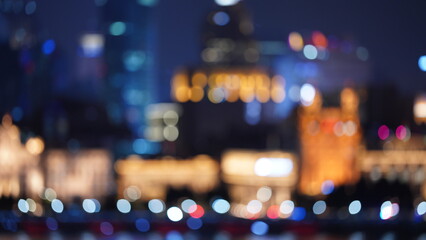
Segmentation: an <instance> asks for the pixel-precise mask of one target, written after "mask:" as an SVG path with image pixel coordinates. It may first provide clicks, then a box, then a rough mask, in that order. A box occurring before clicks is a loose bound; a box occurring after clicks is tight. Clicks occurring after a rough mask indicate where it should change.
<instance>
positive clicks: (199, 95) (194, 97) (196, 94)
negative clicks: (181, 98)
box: [189, 86, 204, 102]
mask: <svg viewBox="0 0 426 240" xmlns="http://www.w3.org/2000/svg"><path fill="white" fill-rule="evenodd" d="M189 93H190V94H189V95H190V97H189V98H190V99H191V101H193V102H199V101H201V99H203V97H204V90H203V89H202V88H201V87H198V86H195V87H193V88H192V89H190V92H189Z"/></svg>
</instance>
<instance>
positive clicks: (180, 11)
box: [154, 0, 426, 95]
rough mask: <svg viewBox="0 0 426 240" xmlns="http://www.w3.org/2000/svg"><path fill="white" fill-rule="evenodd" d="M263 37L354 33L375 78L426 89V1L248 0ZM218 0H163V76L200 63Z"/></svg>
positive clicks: (409, 90) (159, 20)
mask: <svg viewBox="0 0 426 240" xmlns="http://www.w3.org/2000/svg"><path fill="white" fill-rule="evenodd" d="M243 2H244V4H245V5H246V6H247V9H248V11H249V12H250V14H251V15H252V18H253V21H254V24H255V34H254V36H255V38H256V39H259V40H283V41H285V40H286V39H287V36H288V34H289V33H290V32H291V31H312V30H320V31H322V32H324V33H325V34H326V35H336V36H339V37H344V38H345V37H349V38H352V39H354V40H356V41H357V42H358V43H359V45H361V46H365V47H366V48H367V49H368V50H369V52H370V59H371V60H372V63H373V75H372V76H373V79H371V80H370V81H371V82H372V83H374V84H394V85H395V86H396V87H397V88H398V89H401V90H402V92H404V93H406V94H410V95H411V94H415V93H417V92H420V91H424V90H426V83H425V82H426V73H425V72H422V71H421V70H420V69H419V68H418V64H417V61H418V58H419V56H421V55H426V1H421V0H416V1H393V0H391V1H385V0H378V1H364V0H363V1H338V0H328V1H310V0H300V1H283V0H244V1H243ZM217 8H218V7H217V6H216V5H215V4H214V1H213V0H211V1H210V0H209V1H208V0H202V1H200V0H182V1H165V0H163V1H160V3H159V5H158V6H157V7H156V9H155V10H154V11H155V14H154V15H155V16H156V19H155V20H156V25H157V26H156V27H157V28H158V44H157V48H158V50H159V55H158V60H159V62H158V63H159V64H158V67H159V68H160V69H159V71H158V72H159V77H160V79H161V81H168V79H170V77H171V75H172V74H173V71H174V70H175V69H176V67H177V66H182V65H188V64H189V65H191V64H197V63H198V62H199V61H200V60H199V52H200V49H201V42H200V36H199V34H200V30H201V27H202V24H203V21H204V20H205V17H206V15H207V13H209V12H210V11H212V10H214V9H217Z"/></svg>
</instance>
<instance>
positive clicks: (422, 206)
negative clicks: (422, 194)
mask: <svg viewBox="0 0 426 240" xmlns="http://www.w3.org/2000/svg"><path fill="white" fill-rule="evenodd" d="M416 212H417V214H418V215H419V216H421V215H424V214H425V213H426V202H425V201H423V202H421V203H419V205H417V208H416Z"/></svg>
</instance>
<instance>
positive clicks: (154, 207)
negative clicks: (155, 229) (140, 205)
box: [148, 199, 166, 213]
mask: <svg viewBox="0 0 426 240" xmlns="http://www.w3.org/2000/svg"><path fill="white" fill-rule="evenodd" d="M148 208H149V210H150V211H151V212H153V213H161V212H163V211H164V210H165V208H166V205H165V204H164V202H163V201H162V200H160V199H152V200H150V201H149V202H148Z"/></svg>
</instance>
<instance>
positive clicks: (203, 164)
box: [115, 155, 219, 201]
mask: <svg viewBox="0 0 426 240" xmlns="http://www.w3.org/2000/svg"><path fill="white" fill-rule="evenodd" d="M115 170H116V172H117V174H118V180H117V194H118V195H119V196H120V197H123V196H124V197H126V194H127V193H128V192H129V189H137V191H140V192H141V197H142V200H143V201H148V200H150V199H154V198H156V199H161V200H163V201H164V200H165V199H166V197H167V190H168V188H175V189H182V188H187V189H189V190H191V191H193V192H194V193H208V192H210V191H212V190H213V189H214V188H215V187H216V186H217V184H218V183H219V164H218V163H217V162H216V161H215V160H213V159H212V158H210V157H208V156H206V155H198V156H196V157H194V158H192V159H187V160H178V159H172V158H164V159H159V160H148V159H141V158H139V157H137V156H130V157H129V158H128V159H125V160H119V161H117V162H116V164H115ZM131 191H133V190H131Z"/></svg>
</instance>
